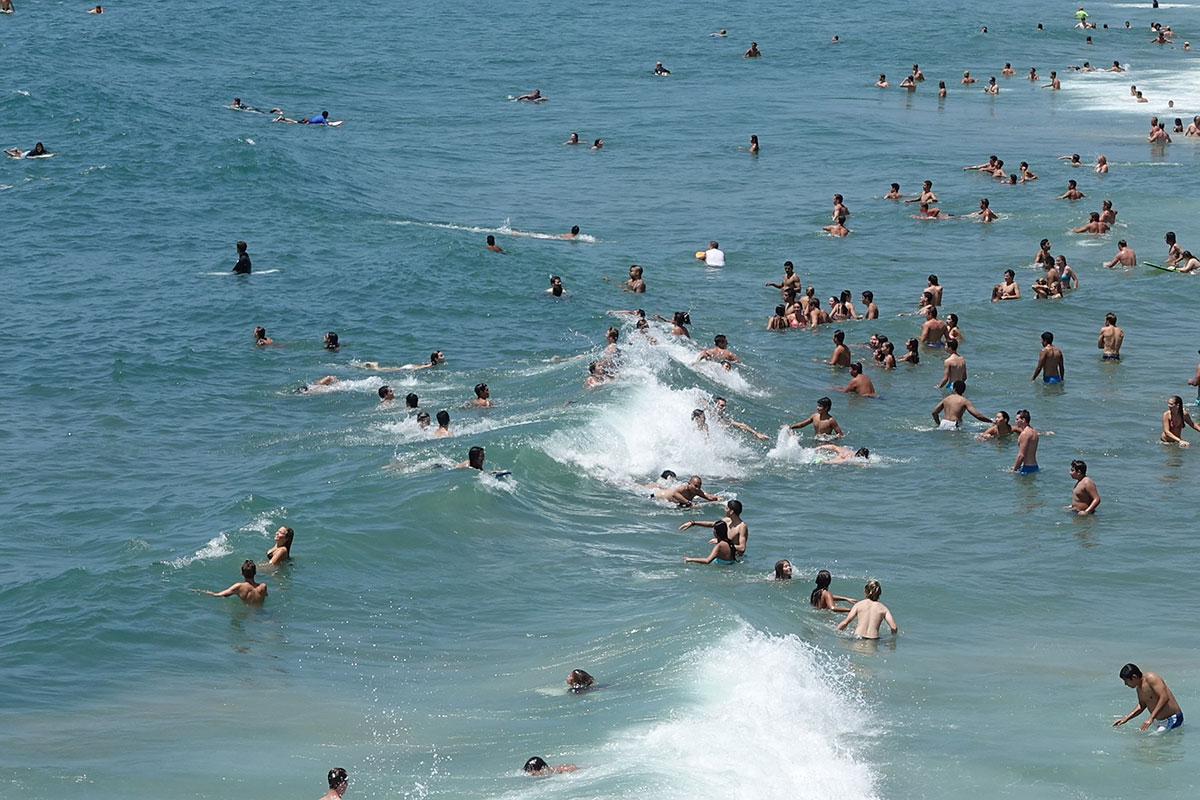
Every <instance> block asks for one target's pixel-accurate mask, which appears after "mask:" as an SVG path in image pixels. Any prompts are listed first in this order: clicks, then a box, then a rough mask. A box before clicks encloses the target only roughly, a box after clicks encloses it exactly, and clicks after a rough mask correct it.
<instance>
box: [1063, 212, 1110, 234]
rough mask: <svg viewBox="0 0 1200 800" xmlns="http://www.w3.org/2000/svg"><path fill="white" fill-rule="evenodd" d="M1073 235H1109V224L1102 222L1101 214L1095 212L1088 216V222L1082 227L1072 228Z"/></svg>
mask: <svg viewBox="0 0 1200 800" xmlns="http://www.w3.org/2000/svg"><path fill="white" fill-rule="evenodd" d="M1071 232H1072V233H1092V234H1096V235H1099V234H1102V233H1108V224H1107V223H1105V222H1101V221H1100V212H1099V211H1093V212H1092V213H1091V214H1088V221H1087V222H1085V223H1083V224H1082V225H1080V226H1079V227H1078V228H1072V229H1071Z"/></svg>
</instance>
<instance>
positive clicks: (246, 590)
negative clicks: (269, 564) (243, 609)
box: [204, 559, 267, 605]
mask: <svg viewBox="0 0 1200 800" xmlns="http://www.w3.org/2000/svg"><path fill="white" fill-rule="evenodd" d="M257 572H258V567H256V566H255V565H254V562H253V561H251V560H249V559H246V560H245V561H243V562H242V580H240V581H238V582H237V583H235V584H233V585H232V586H230V587H229V588H228V589H225V590H224V591H221V592H213V591H210V590H208V589H205V590H204V593H205V594H207V595H212V596H213V597H230V596H232V595H235V594H236V595H237V596H238V597H240V598H242V602H243V603H246V604H247V605H249V604H252V603H254V604H257V603H261V602H262V601H264V600H266V599H267V585H266V584H265V583H259V582H258V581H256V580H254V575H255V573H257Z"/></svg>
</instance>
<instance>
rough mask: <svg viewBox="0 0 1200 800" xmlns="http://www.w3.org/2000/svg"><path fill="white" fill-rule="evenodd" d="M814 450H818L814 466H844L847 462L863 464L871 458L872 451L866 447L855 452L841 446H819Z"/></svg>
mask: <svg viewBox="0 0 1200 800" xmlns="http://www.w3.org/2000/svg"><path fill="white" fill-rule="evenodd" d="M814 449H815V450H817V458H816V460H814V461H813V463H814V464H843V463H845V462H847V461H856V462H857V463H860V464H861V463H862V462H863V461H866V460H867V459H869V458H870V457H871V451H870V450H868V449H867V448H865V447H860V448H858V449H857V450H853V449H851V448H849V447H842V446H841V445H839V444H819V445H817V446H816V448H814ZM826 453H831V454H832V455H825V454H826Z"/></svg>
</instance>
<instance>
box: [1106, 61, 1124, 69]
mask: <svg viewBox="0 0 1200 800" xmlns="http://www.w3.org/2000/svg"><path fill="white" fill-rule="evenodd" d="M1124 71H1125V68H1124V67H1122V66H1121V62H1120V61H1114V62H1113V65H1112V66H1111V67H1109V68H1108V69H1106V70H1105V72H1124Z"/></svg>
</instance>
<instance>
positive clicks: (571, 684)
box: [567, 669, 596, 694]
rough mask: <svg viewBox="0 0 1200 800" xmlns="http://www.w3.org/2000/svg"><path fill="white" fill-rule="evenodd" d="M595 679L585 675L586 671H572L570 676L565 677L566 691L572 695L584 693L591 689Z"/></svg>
mask: <svg viewBox="0 0 1200 800" xmlns="http://www.w3.org/2000/svg"><path fill="white" fill-rule="evenodd" d="M595 682H596V679H595V678H593V677H592V676H591V675H589V674H588V673H587V671H586V670H582V669H573V670H571V674H569V675H567V691H569V692H572V693H574V694H579V693H580V692H586V691H587V690H588V689H590V688H591V687H592V684H594V683H595Z"/></svg>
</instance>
